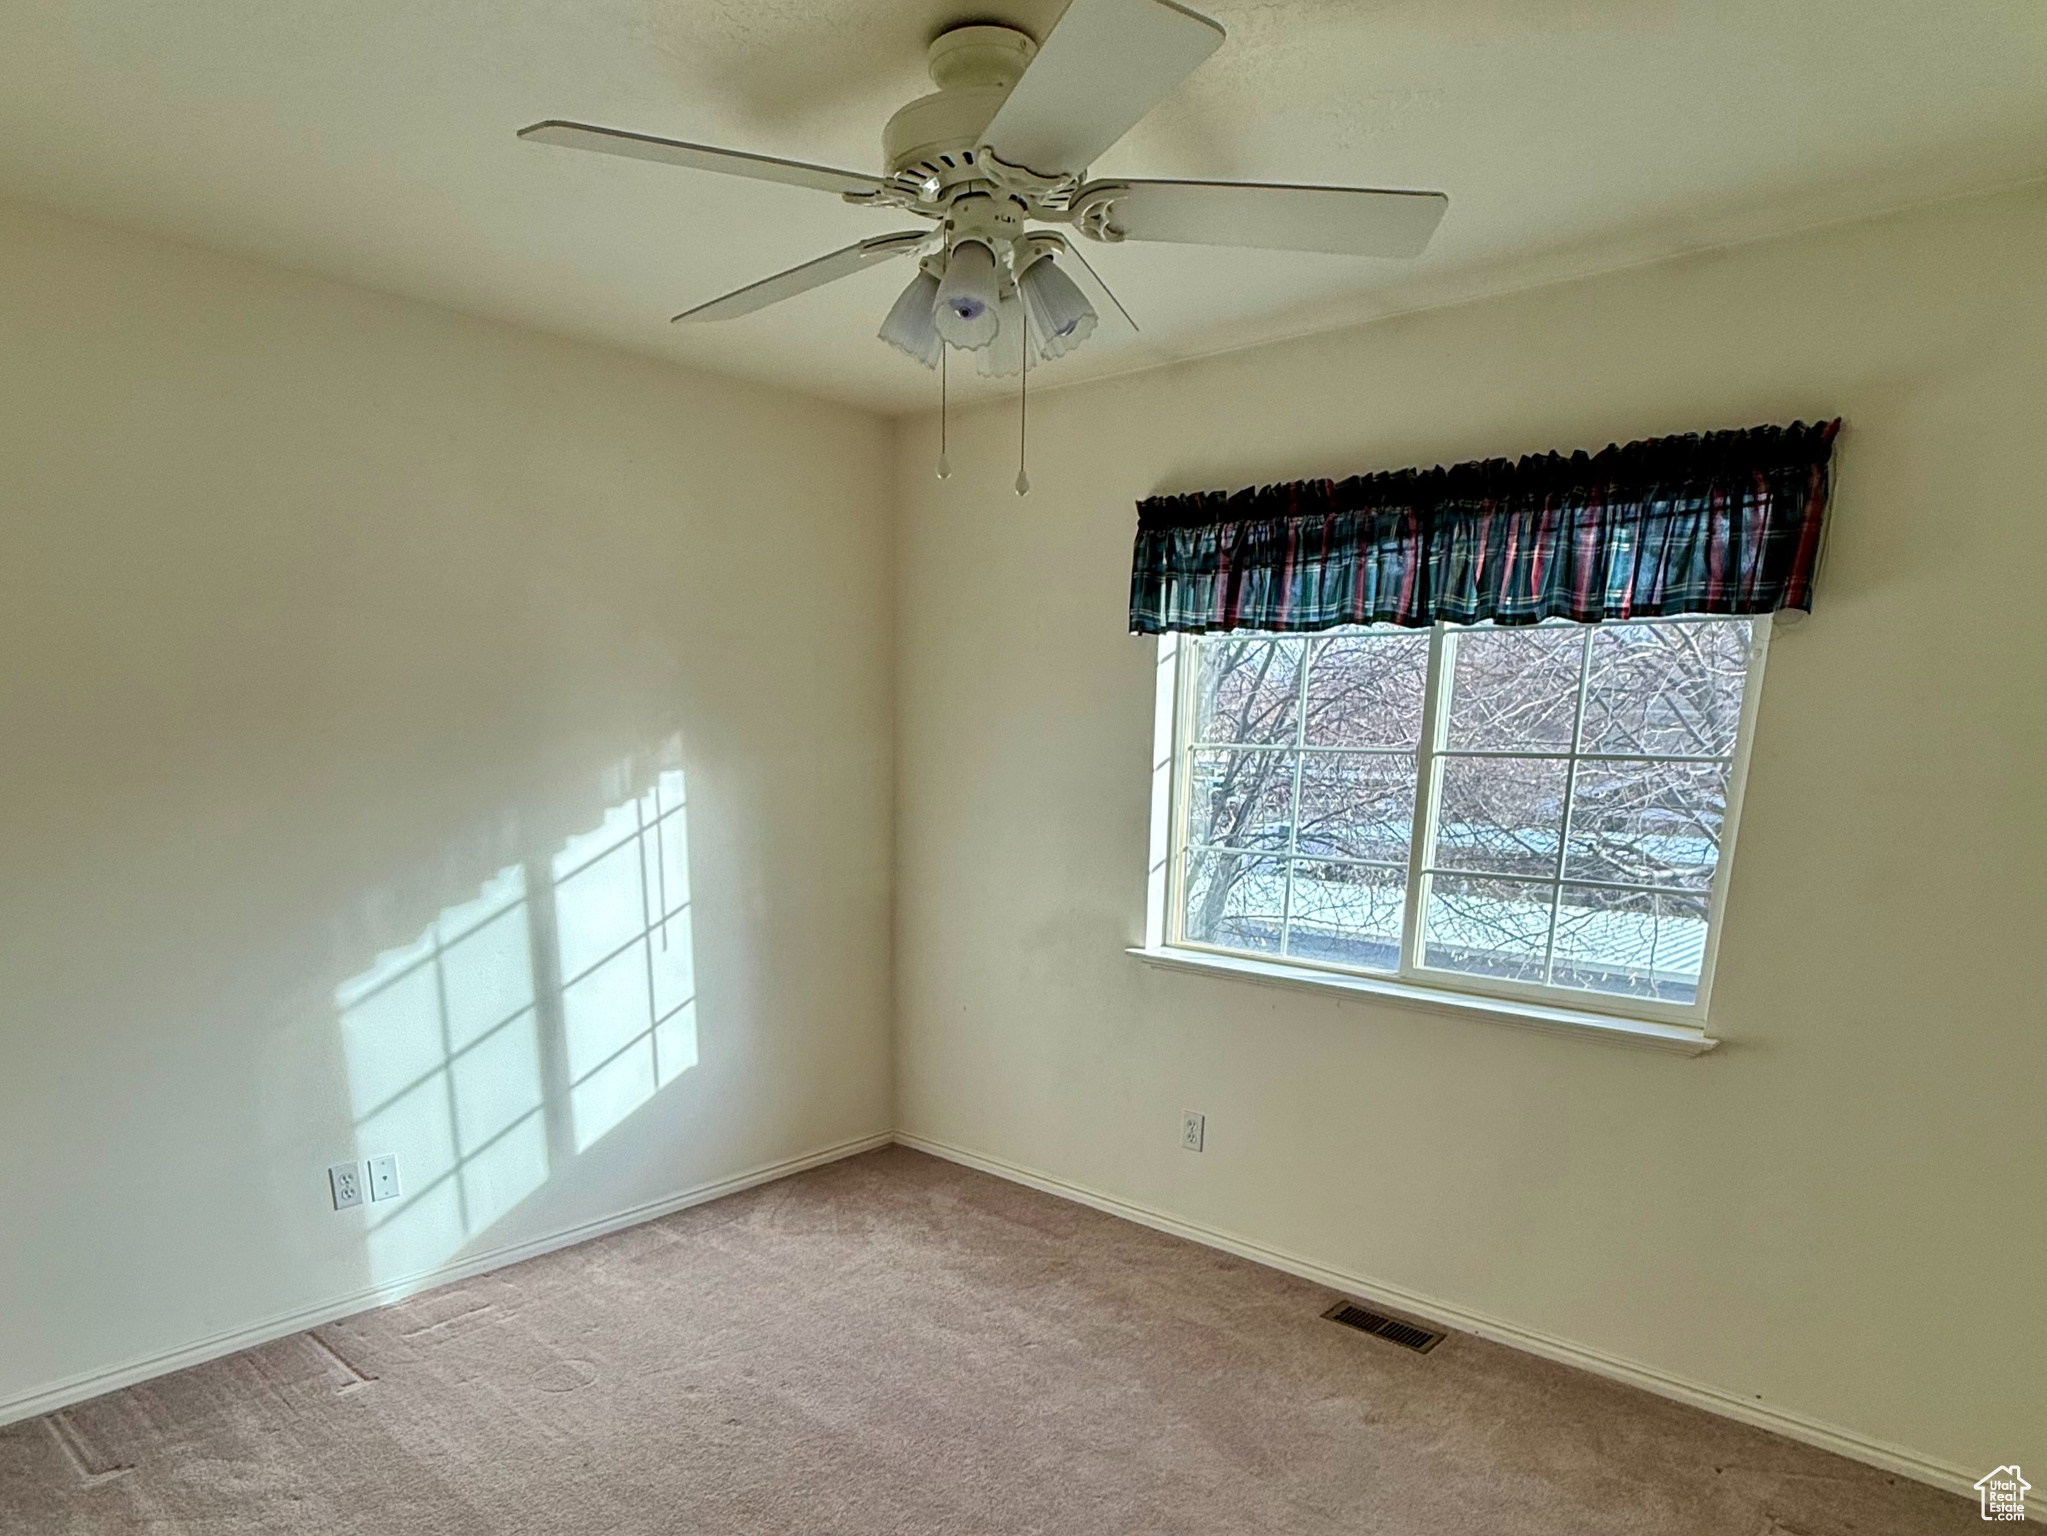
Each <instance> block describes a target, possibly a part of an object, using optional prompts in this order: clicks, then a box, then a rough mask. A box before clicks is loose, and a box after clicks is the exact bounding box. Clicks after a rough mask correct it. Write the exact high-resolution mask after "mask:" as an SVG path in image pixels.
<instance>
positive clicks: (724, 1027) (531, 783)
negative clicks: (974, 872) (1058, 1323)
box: [0, 208, 892, 1417]
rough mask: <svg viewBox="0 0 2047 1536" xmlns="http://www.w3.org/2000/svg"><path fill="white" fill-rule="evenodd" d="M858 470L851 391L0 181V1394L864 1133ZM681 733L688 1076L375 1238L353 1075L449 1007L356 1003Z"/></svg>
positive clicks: (879, 592)
mask: <svg viewBox="0 0 2047 1536" xmlns="http://www.w3.org/2000/svg"><path fill="white" fill-rule="evenodd" d="M887 452H888V436H887V427H886V425H885V423H884V422H883V421H882V420H881V419H880V418H878V417H873V416H868V415H864V414H862V413H859V412H856V411H852V410H847V409H843V408H839V407H832V406H824V405H820V404H816V403H813V402H810V401H807V400H804V399H801V398H798V397H796V396H793V395H787V394H783V393H779V392H776V391H773V390H770V389H765V388H758V387H754V386H749V385H742V384H735V383H733V382H731V381H727V380H715V379H710V378H705V377H700V376H695V375H692V374H689V373H687V372H684V371H681V370H678V369H676V368H673V367H669V366H664V365H661V364H658V363H654V362H650V361H645V360H635V359H630V358H627V357H624V356H621V355H617V354H611V353H607V352H604V351H601V350H598V349H596V348H592V347H588V346H583V345H577V344H571V343H567V342H560V341H554V340H550V339H547V338H544V337H541V336H537V335H533V334H530V333H525V332H520V331H517V330H513V329H511V328H508V327H503V326H497V325H491V324H485V323H481V322H478V321H475V320H471V319H466V318H462V317H459V316H456V315H453V314H450V313H447V312H445V311H441V310H436V309H433V308H430V307H427V306H424V305H419V304H412V303H407V302H402V301H399V300H395V299H389V298H383V297H378V296H374V295H371V294H367V293H363V292H359V291H355V290H351V289H347V288H342V287H338V286H335V285H332V284H328V283H323V282H318V281H314V280H311V279H308V278H302V277H298V276H295V275H292V274H289V273H286V272H283V271H280V270H278V269H275V268H271V267H266V266H260V265H256V264H252V263H248V262H244V261H239V260H234V259H230V258H227V257H224V256H219V255H215V254H210V253H207V252H204V251H199V250H194V249H189V248H184V247H179V246H173V245H167V244H161V243H156V242H153V241H148V240H143V239H140V238H136V237H133V236H129V235H126V234H120V233H115V232H111V231H106V230H101V229H96V228H91V227H87V226H84V225H78V224H72V223H67V222H63V221H60V220H58V219H55V218H52V217H48V216H45V215H43V214H40V213H37V212H33V211H30V210H26V209H22V208H8V209H5V210H4V211H0V786H4V791H5V792H4V797H0V1169H4V1170H5V1174H4V1177H0V1417H4V1416H5V1410H7V1409H9V1408H10V1406H12V1408H13V1409H14V1410H15V1411H21V1410H22V1409H23V1407H24V1405H25V1404H28V1403H30V1402H32V1401H33V1400H34V1396H35V1394H36V1393H37V1392H38V1391H40V1390H42V1389H47V1388H50V1387H52V1386H54V1385H56V1384H60V1383H63V1382H65V1381H71V1380H75V1379H77V1378H80V1377H90V1376H93V1375H94V1373H101V1372H107V1371H110V1370H118V1369H119V1368H121V1367H123V1366H125V1365H128V1364H131V1363H133V1362H136V1361H141V1360H146V1359H149V1358H152V1357H156V1356H160V1355H162V1354H164V1353H165V1352H168V1351H173V1350H177V1349H180V1348H184V1347H186V1346H190V1345H193V1344H195V1343H200V1342H203V1341H205V1340H207V1339H209V1338H213V1337H215V1336H218V1335H223V1334H230V1333H232V1332H233V1331H234V1330H238V1329H245V1328H249V1327H252V1326H256V1325H259V1324H261V1323H263V1322H264V1321H265V1320H268V1319H275V1318H279V1317H284V1316H287V1315H290V1314H293V1313H295V1312H298V1311H300V1310H301V1309H306V1308H317V1307H319V1306H321V1305H324V1304H326V1303H328V1302H330V1301H332V1300H334V1299H335V1298H347V1297H357V1298H360V1297H361V1296H362V1295H363V1293H364V1291H365V1288H367V1287H372V1286H377V1285H387V1284H391V1283H394V1282H397V1281H400V1280H402V1279H403V1278H404V1276H405V1275H406V1273H408V1272H409V1271H410V1270H411V1269H413V1268H416V1267H417V1266H418V1265H419V1264H420V1263H423V1262H428V1261H434V1260H438V1259H441V1258H443V1257H445V1258H448V1259H459V1258H461V1257H463V1256H466V1255H474V1254H477V1253H479V1252H485V1251H490V1250H494V1249H497V1248H502V1247H504V1246H507V1245H511V1244H516V1243H522V1242H528V1241H533V1240H536V1239H542V1238H545V1237H546V1236H548V1235H549V1234H551V1233H558V1232H561V1231H564V1230H567V1229H571V1228H574V1227H575V1226H577V1225H578V1224H579V1223H583V1222H587V1221H590V1220H594V1219H597V1218H601V1217H604V1216H607V1215H610V1214H612V1213H614V1212H618V1211H621V1210H626V1209H629V1208H631V1207H634V1206H636V1205H638V1204H641V1203H643V1202H650V1201H656V1200H660V1199H662V1198H664V1197H666V1196H670V1195H673V1194H675V1193H677V1192H678V1191H685V1190H689V1189H693V1188H696V1187H698V1186H701V1185H703V1184H706V1183H708V1182H711V1181H714V1180H718V1179H722V1178H725V1177H728V1176H731V1175H735V1174H738V1173H741V1172H743V1171H745V1170H748V1169H752V1168H755V1167H758V1166H760V1165H762V1164H767V1163H771V1162H774V1161H776V1160H778V1159H785V1158H790V1157H793V1156H797V1155H800V1154H805V1153H809V1152H812V1151H815V1150H818V1149H821V1148H824V1147H828V1146H831V1145H834V1144H837V1143H842V1142H844V1141H846V1140H848V1139H850V1138H856V1137H860V1136H863V1135H871V1134H875V1133H885V1132H886V1131H887V1130H888V1129H889V1127H890V1124H891V1102H890V1097H891V1091H892V1083H891V1075H890V1047H889V1027H890V1021H889V1012H888V1007H889V1004H888V988H889V978H888V962H889V938H888V935H889V907H888V900H889V884H890V877H889V859H890V852H891V849H890V842H889V787H888V786H889V780H890V773H891V764H890V754H891V740H890V707H891V704H890V682H889V665H890V661H889V613H888V602H889V588H888V582H887V579H886V576H885V565H884V561H885V555H886V534H885V529H886V519H887V507H886V489H887V485H888V476H889V471H888V462H887ZM678 738H679V747H677V746H670V745H667V744H670V743H673V742H676V741H677V740H678ZM678 752H679V763H680V766H681V768H682V770H683V772H684V774H685V776H686V793H687V797H688V812H687V814H688V818H689V843H690V851H689V856H688V875H689V879H690V882H691V886H692V892H693V898H694V899H693V902H692V905H691V908H690V916H689V920H688V922H687V924H686V925H685V926H686V928H687V931H688V933H689V936H690V938H691V940H692V942H693V946H694V960H695V974H696V987H697V1004H696V1027H697V1031H698V1061H697V1064H696V1065H695V1066H694V1067H691V1068H689V1069H688V1070H686V1071H682V1072H681V1073H680V1075H679V1076H678V1077H676V1078H675V1080H674V1081H673V1082H671V1083H670V1084H669V1085H668V1086H666V1087H664V1088H662V1089H661V1090H660V1091H659V1092H658V1093H655V1094H653V1095H652V1096H651V1097H650V1098H647V1099H646V1100H645V1102H642V1103H638V1104H637V1107H636V1108H635V1109H634V1112H633V1113H631V1114H630V1115H628V1116H627V1117H626V1118H625V1119H624V1120H623V1121H621V1122H620V1123H618V1124H617V1125H616V1126H615V1127H612V1128H609V1129H608V1133H607V1134H604V1135H602V1136H601V1137H598V1138H597V1139H595V1140H594V1141H592V1142H591V1143H590V1144H589V1145H587V1146H583V1147H582V1148H581V1149H580V1150H578V1148H577V1145H576V1143H577V1141H578V1140H579V1139H581V1138H580V1137H579V1136H578V1135H577V1134H576V1133H575V1132H574V1128H573V1127H569V1128H568V1130H567V1132H566V1134H567V1136H568V1140H567V1142H566V1144H563V1142H562V1137H561V1135H557V1138H556V1143H557V1144H556V1145H555V1146H554V1147H553V1148H552V1152H551V1154H550V1157H549V1161H548V1164H547V1169H546V1177H545V1178H544V1180H543V1181H542V1182H541V1183H540V1184H539V1187H538V1188H537V1189H533V1190H532V1191H531V1192H530V1193H529V1192H526V1190H525V1184H524V1183H521V1182H520V1170H518V1169H513V1170H511V1171H510V1173H509V1174H507V1172H506V1170H504V1169H503V1168H501V1167H500V1168H496V1169H493V1170H491V1177H492V1179H494V1180H495V1186H494V1187H495V1192H496V1200H497V1203H498V1204H502V1203H503V1200H504V1198H505V1196H506V1192H507V1190H509V1191H510V1193H511V1195H512V1196H515V1197H519V1198H516V1199H515V1200H514V1201H513V1206H512V1209H510V1210H509V1212H505V1211H501V1210H497V1209H495V1207H494V1205H493V1204H492V1200H491V1199H487V1198H482V1197H481V1196H479V1195H478V1193H477V1192H476V1191H474V1190H472V1191H471V1195H472V1199H471V1201H470V1203H469V1206H468V1211H467V1220H466V1223H465V1222H464V1221H463V1220H461V1219H459V1213H458V1216H457V1217H452V1218H451V1217H448V1216H447V1215H446V1212H447V1210H448V1209H449V1207H448V1206H447V1205H446V1204H445V1202H442V1203H441V1204H438V1205H435V1204H430V1199H429V1195H428V1194H427V1192H425V1191H421V1192H419V1193H420V1200H421V1204H420V1205H419V1207H418V1209H419V1210H420V1211H421V1212H422V1213H424V1214H423V1215H422V1216H421V1217H419V1218H417V1219H416V1220H415V1223H414V1226H415V1230H412V1231H410V1232H409V1233H408V1234H406V1235H405V1240H404V1241H403V1242H399V1243H397V1244H396V1245H395V1246H394V1245H393V1244H391V1243H390V1242H383V1245H382V1246H381V1247H380V1246H379V1244H380V1241H381V1240H379V1239H376V1238H371V1237H368V1236H366V1227H367V1218H368V1216H369V1215H371V1214H374V1215H376V1216H377V1217H379V1218H381V1217H382V1216H383V1214H384V1213H383V1212H381V1211H378V1212H374V1213H363V1214H355V1213H351V1214H344V1215H336V1214H335V1213H333V1212H332V1211H330V1210H328V1209H327V1208H326V1204H325V1201H326V1196H325V1186H324V1170H325V1168H326V1165H327V1164H328V1163H330V1162H333V1161H338V1160H341V1159H345V1158H348V1157H351V1156H353V1155H356V1154H357V1153H358V1152H360V1153H361V1154H363V1155H368V1154H370V1153H372V1152H375V1151H379V1150H387V1149H388V1148H387V1147H385V1146H382V1145H377V1144H370V1145H363V1146H360V1147H358V1146H357V1144H356V1143H357V1140H358V1132H357V1129H356V1126H355V1121H356V1119H357V1118H359V1116H360V1115H361V1113H362V1110H363V1106H362V1105H360V1104H359V1103H358V1102H357V1099H358V1098H359V1097H360V1096H361V1093H362V1092H363V1091H364V1084H365V1083H366V1082H371V1081H374V1080H376V1079H378V1076H379V1073H382V1074H383V1075H384V1077H385V1078H387V1079H388V1077H389V1074H390V1071H391V1070H392V1067H391V1061H390V1060H387V1059H385V1058H386V1057H390V1056H392V1054H393V1053H396V1052H401V1051H402V1050H411V1049H413V1048H414V1047H416V1046H417V1045H418V1044H419V1042H418V1041H417V1040H412V1039H409V1038H407V1039H399V1038H398V1037H399V1036H401V1035H403V1034H404V1032H405V1031H406V1030H408V1029H411V1028H412V1027H413V1025H414V1024H419V1023H422V1022H424V1024H426V1025H429V1026H431V1025H432V1024H433V1022H434V1021H433V1019H432V1016H431V1011H430V1010H429V1012H428V1013H426V1014H422V1015H420V1016H419V1017H417V1018H413V1019H411V1020H409V1021H408V1020H407V1019H405V1018H399V1019H398V1020H397V1021H396V1023H395V1024H394V1023H392V1022H391V1020H390V1019H389V1018H384V1019H383V1022H381V1023H377V1024H376V1027H374V1028H372V1027H370V1025H369V1024H365V1023H363V1022H362V1021H363V1020H364V1019H366V1018H368V1017H369V1016H368V1015H367V1014H359V1015H358V1016H357V1017H356V1018H355V1020H354V1022H349V1021H346V1020H344V1019H343V1017H342V1014H343V1012H344V1011H345V1010H344V1009H343V1008H342V1007H341V1006H340V1005H339V1004H338V1003H337V988H339V987H341V986H342V985H343V984H344V983H346V982H347V981H348V979H349V978H351V977H357V976H361V975H363V974H364V973H365V972H367V971H370V970H372V969H373V968H374V967H375V965H376V963H377V961H378V956H379V953H380V952H381V951H383V950H385V949H387V948H389V947H391V946H397V945H402V944H404V943H405V942H407V941H409V940H412V939H414V938H416V937H417V936H418V935H420V933H421V932H422V931H423V929H424V928H425V926H426V925H427V924H428V923H429V922H430V921H432V920H433V918H434V916H435V913H436V912H437V911H438V910H440V909H441V908H443V907H446V906H450V905H452V904H459V903H461V902H462V901H464V900H465V899H469V898H474V897H476V895H477V893H478V888H479V883H480V882H482V881H483V880H485V879H486V878H487V877H489V876H491V875H492V874H493V872H494V871H497V870H499V869H503V868H508V867H512V866H515V865H519V864H521V862H522V861H527V862H528V867H529V868H530V869H531V870H533V871H537V872H540V874H539V876H538V878H539V879H540V881H541V882H542V883H544V882H545V878H546V876H545V873H544V872H545V871H546V870H547V869H548V863H547V861H548V859H549V856H550V855H551V853H552V852H553V851H554V850H555V849H556V848H558V847H559V846H560V845H561V843H562V841H563V839H564V838H566V837H568V836H569V835H571V834H573V833H577V832H581V831H586V830H588V829H589V828H591V827H592V826H594V825H595V824H596V822H597V819H598V817H599V816H600V815H601V813H602V812H603V811H604V810H605V808H606V807H607V806H609V805H612V804H616V803H618V802H621V801H623V800H624V799H625V798H626V797H627V796H628V795H629V794H630V793H631V791H632V789H633V788H634V787H636V786H638V785H642V784H645V783H647V782H649V779H650V776H651V774H652V772H653V771H654V769H656V768H658V767H659V766H660V764H661V763H662V762H663V761H665V760H667V757H668V756H674V755H676V754H677V753H678ZM664 754H665V755H664ZM678 931H680V930H678ZM501 958H502V957H501ZM515 958H516V957H515ZM519 969H520V967H519V965H518V964H517V963H513V962H511V961H508V962H507V963H506V964H505V965H502V966H499V967H497V968H496V969H495V971H494V972H493V975H494V977H495V981H494V983H493V984H499V983H501V984H503V985H504V986H508V987H512V988H513V989H514V990H516V988H517V985H518V975H519ZM471 970H472V972H474V971H475V970H476V967H475V966H472V967H471ZM469 980H470V981H471V982H474V981H475V980H476V977H475V975H474V974H472V975H471V976H470V978H469ZM393 995H395V994H393ZM413 1000H414V1001H415V1002H416V1001H417V998H416V997H415V998H414V999H413ZM408 1006H410V1005H409V1004H408ZM565 1006H567V1007H568V1008H569V1010H570V1011H571V1012H573V1010H574V1008H575V1007H577V1006H580V1004H576V1003H573V1002H572V1003H571V1004H570V1005H565ZM584 1011H585V1012H586V1013H587V1012H588V1010H587V1009H585V1010H584ZM386 1013H387V1014H388V1013H389V1009H388V1008H387V1009H386ZM599 1022H600V1023H602V1022H603V1021H599ZM571 1024H572V1026H574V1024H575V1020H574V1019H572V1020H571ZM393 1030H396V1031H397V1033H396V1034H393V1033H392V1031H393ZM380 1031H381V1033H380ZM532 1053H533V1051H532V1048H531V1047H530V1046H529V1047H527V1055H528V1057H529V1058H530V1057H531V1055H532ZM513 1054H514V1055H515V1056H516V1055H517V1052H516V1051H515V1052H514V1053H513ZM531 1066H532V1063H531V1061H530V1059H529V1060H528V1062H527V1063H526V1066H525V1068H524V1069H521V1068H520V1067H519V1065H518V1063H516V1062H513V1063H511V1064H510V1065H504V1064H502V1063H501V1064H500V1065H499V1066H486V1067H483V1068H479V1069H477V1070H478V1071H480V1072H481V1073H482V1077H483V1079H484V1081H482V1082H481V1084H480V1086H479V1083H478V1082H477V1081H475V1080H474V1079H475V1078H476V1075H477V1074H476V1073H475V1072H472V1073H471V1074H470V1079H471V1080H469V1081H468V1082H467V1089H469V1090H477V1091H482V1092H484V1093H485V1095H486V1096H488V1095H489V1094H490V1093H494V1092H503V1093H511V1094H513V1095H514V1096H516V1094H517V1093H518V1092H520V1091H523V1090H522V1088H521V1083H522V1082H523V1081H524V1079H523V1078H522V1077H521V1076H520V1072H521V1071H522V1070H524V1071H526V1072H527V1073H528V1075H530V1070H531ZM493 1072H496V1073H498V1077H497V1078H496V1079H493V1078H492V1076H491V1074H492V1073H493ZM529 1086H530V1085H529ZM562 1112H563V1111H562V1106H560V1105H554V1106H552V1107H551V1109H550V1113H551V1114H554V1115H556V1116H557V1118H559V1117H560V1115H561V1114H562ZM391 1134H392V1135H398V1136H401V1137H404V1136H411V1137H412V1138H413V1141H412V1142H410V1143H408V1147H409V1148H410V1150H411V1152H412V1154H413V1155H412V1157H411V1158H410V1159H409V1162H410V1166H409V1167H408V1170H407V1172H408V1175H409V1177H410V1179H411V1181H412V1182H413V1183H419V1182H422V1180H421V1163H422V1162H423V1161H425V1160H429V1154H430V1150H431V1149H429V1148H426V1147H425V1146H424V1144H423V1143H419V1142H418V1137H419V1135H420V1134H421V1133H420V1131H419V1127H418V1126H416V1125H415V1126H412V1127H411V1128H410V1129H408V1128H407V1127H406V1126H403V1125H398V1126H396V1127H395V1128H393V1129H392V1131H391ZM384 1135H385V1132H384V1131H383V1130H378V1131H375V1132H365V1133H363V1139H364V1140H366V1141H370V1142H372V1143H374V1142H375V1141H376V1139H377V1138H378V1137H383V1136H384ZM508 1180H509V1182H508ZM486 1182H487V1183H488V1182H490V1181H489V1180H486ZM526 1182H528V1183H530V1182H531V1181H530V1179H529V1180H527V1181H526ZM484 1193H485V1194H486V1195H487V1194H488V1193H489V1192H488V1191H486V1192H484ZM479 1199H482V1204H483V1206H484V1207H488V1209H487V1210H485V1211H483V1212H482V1213H481V1214H480V1213H479V1206H478V1200H479ZM436 1213H439V1214H436ZM421 1222H424V1226H423V1227H422V1226H421V1225H420V1223H421Z"/></svg>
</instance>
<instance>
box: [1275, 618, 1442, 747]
mask: <svg viewBox="0 0 2047 1536" xmlns="http://www.w3.org/2000/svg"><path fill="white" fill-rule="evenodd" d="M1308 658H1309V659H1308V720H1307V725H1306V727H1305V730H1306V738H1305V739H1306V740H1307V742H1308V744H1309V745H1310V746H1326V747H1412V746H1414V745H1416V743H1418V742H1419V741H1420V740H1421V733H1422V695H1423V693H1424V692H1425V691H1426V689H1427V685H1428V679H1429V636H1428V632H1427V631H1426V630H1423V631H1420V632H1416V631H1412V630H1395V631H1392V632H1389V633H1377V632H1375V633H1372V634H1362V635H1337V636H1334V637H1332V638H1330V639H1327V640H1317V641H1315V642H1314V643H1313V645H1312V647H1311V648H1310V650H1309V653H1308Z"/></svg>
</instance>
